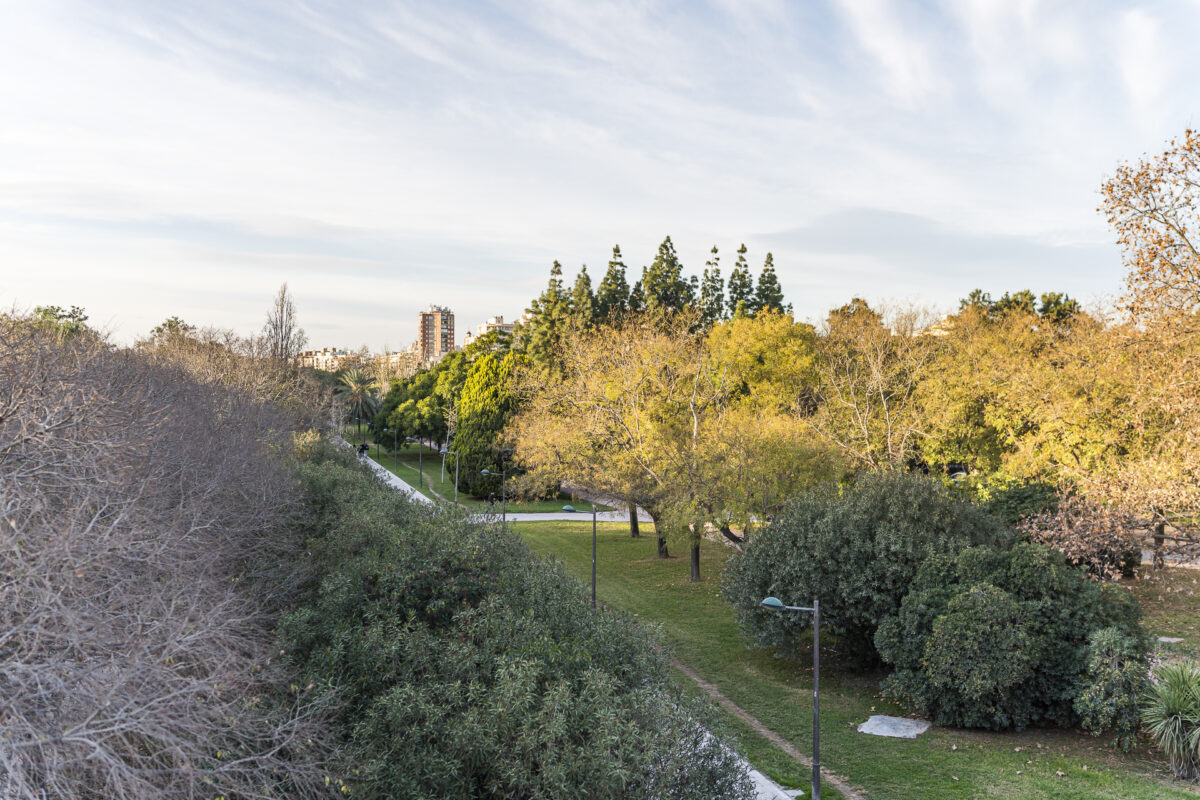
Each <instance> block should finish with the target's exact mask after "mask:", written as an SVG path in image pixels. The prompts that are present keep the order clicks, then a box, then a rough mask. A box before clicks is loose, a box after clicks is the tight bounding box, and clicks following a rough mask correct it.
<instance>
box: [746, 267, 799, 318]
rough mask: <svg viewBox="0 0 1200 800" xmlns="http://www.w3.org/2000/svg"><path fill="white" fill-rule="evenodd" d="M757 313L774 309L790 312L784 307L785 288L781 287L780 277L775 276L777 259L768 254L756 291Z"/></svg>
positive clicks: (755, 304)
mask: <svg viewBox="0 0 1200 800" xmlns="http://www.w3.org/2000/svg"><path fill="white" fill-rule="evenodd" d="M754 306H755V309H754V310H755V313H758V312H760V311H766V310H768V309H774V310H775V311H780V312H782V311H785V310H790V307H788V308H786V309H785V307H784V305H783V288H782V287H780V285H779V276H777V275H776V274H775V258H774V256H772V255H771V254H770V253H767V260H766V261H764V262H763V268H762V272H761V273H759V276H758V287H757V288H756V289H755V290H754Z"/></svg>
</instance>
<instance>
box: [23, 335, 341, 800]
mask: <svg viewBox="0 0 1200 800" xmlns="http://www.w3.org/2000/svg"><path fill="white" fill-rule="evenodd" d="M249 361H250V359H248V358H246V357H244V356H238V355H237V354H235V353H234V352H233V351H232V350H230V349H229V348H228V347H225V346H223V345H221V344H219V343H218V342H216V341H213V340H211V339H210V340H208V341H203V340H201V339H195V338H192V337H191V336H186V335H180V336H178V337H176V338H175V339H174V340H173V341H171V342H166V341H163V342H159V343H158V344H157V345H155V346H152V347H139V348H137V349H133V350H118V349H116V348H113V347H111V346H110V345H108V344H107V343H106V342H104V341H103V340H102V339H100V338H99V337H74V338H70V339H66V338H63V337H60V336H57V335H55V333H54V332H53V331H48V330H46V328H45V326H42V325H38V324H36V323H35V322H33V321H31V320H29V319H28V318H21V317H18V316H16V315H9V316H3V315H0V654H2V656H0V797H3V798H6V800H7V799H8V798H12V799H13V800H35V799H36V800H42V799H43V798H47V797H55V798H64V799H65V800H72V799H73V798H84V797H101V796H103V797H113V798H133V799H136V800H140V799H141V798H147V799H149V798H185V797H187V798H192V797H214V796H220V795H225V796H237V797H245V798H265V797H321V796H333V795H335V794H336V791H335V790H334V789H335V788H336V785H337V781H336V779H334V780H332V781H331V782H332V783H333V784H334V787H333V788H331V787H328V786H327V785H326V783H325V779H326V777H327V776H328V773H327V772H325V765H326V763H327V762H328V759H329V754H330V752H331V748H330V746H329V744H328V738H327V736H326V735H325V734H324V733H323V726H322V725H321V724H320V717H321V713H320V709H319V708H316V707H314V706H313V705H312V704H311V703H310V701H309V700H308V699H307V697H308V696H307V694H306V692H305V691H304V690H303V688H302V687H291V690H289V687H288V683H287V679H286V674H285V673H284V672H283V671H282V670H281V668H280V667H281V665H280V664H279V656H280V653H279V651H278V650H277V649H274V648H273V646H272V645H273V636H272V632H271V631H272V627H273V625H274V624H275V619H276V617H277V614H278V613H279V611H280V609H281V608H282V607H284V606H285V605H286V604H287V602H288V599H289V597H290V596H291V593H292V592H293V591H294V589H295V587H296V585H297V583H296V582H297V581H298V580H303V575H302V571H301V573H298V574H296V575H289V574H288V573H289V572H290V571H291V570H292V569H293V568H294V567H295V566H296V565H297V564H301V563H302V561H303V560H302V559H300V558H299V557H298V556H299V549H300V545H301V540H300V534H299V533H298V529H297V526H296V520H297V513H298V512H300V510H301V507H300V505H299V500H300V498H299V497H298V495H297V490H296V488H295V481H294V479H293V478H292V476H290V475H289V474H288V472H287V470H286V468H284V467H282V466H281V464H280V459H279V458H278V453H280V452H286V450H287V448H288V447H289V446H290V442H291V432H292V430H294V429H295V426H296V418H295V417H293V416H291V415H289V414H287V413H284V411H283V407H282V406H281V404H280V403H278V402H275V401H268V400H264V399H263V397H262V396H256V395H255V394H252V393H251V392H247V391H245V390H244V389H242V388H240V386H239V385H238V384H239V383H240V382H241V379H240V378H237V377H236V375H234V376H231V375H230V373H229V372H228V371H226V370H223V369H221V368H219V366H218V365H220V364H225V365H229V366H231V367H233V368H234V371H235V372H236V371H237V370H238V369H240V365H241V364H243V363H248V362H249ZM260 363H261V362H260ZM244 371H245V372H247V373H249V372H251V370H249V369H246V370H244ZM269 385H270V386H271V391H273V392H279V391H280V390H279V387H278V384H269ZM276 396H278V395H276Z"/></svg>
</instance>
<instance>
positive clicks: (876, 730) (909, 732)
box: [858, 714, 932, 739]
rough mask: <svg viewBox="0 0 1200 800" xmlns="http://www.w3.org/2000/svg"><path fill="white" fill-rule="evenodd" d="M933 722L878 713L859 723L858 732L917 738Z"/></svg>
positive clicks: (900, 737)
mask: <svg viewBox="0 0 1200 800" xmlns="http://www.w3.org/2000/svg"><path fill="white" fill-rule="evenodd" d="M931 724H932V723H930V722H928V721H927V720H923V719H907V718H905V717H887V716H884V715H883V714H876V715H875V716H873V717H871V718H870V719H869V720H867V721H866V722H864V723H863V724H862V725H859V726H858V732H859V733H869V734H871V735H872V736H890V737H892V738H893V739H915V738H917V737H918V736H920V735H921V734H922V733H924V732H925V731H927V730H929V726H930V725H931Z"/></svg>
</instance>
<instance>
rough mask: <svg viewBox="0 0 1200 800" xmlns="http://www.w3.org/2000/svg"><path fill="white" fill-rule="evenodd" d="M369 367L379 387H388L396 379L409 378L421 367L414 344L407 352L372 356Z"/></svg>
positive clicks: (414, 343)
mask: <svg viewBox="0 0 1200 800" xmlns="http://www.w3.org/2000/svg"><path fill="white" fill-rule="evenodd" d="M371 366H372V367H373V368H374V369H373V371H374V373H375V375H376V378H377V379H378V380H379V383H380V385H381V386H390V385H391V382H392V381H393V380H396V379H400V378H411V377H412V376H413V375H415V374H416V373H417V370H418V369H420V367H421V356H420V353H418V352H417V344H416V342H413V344H412V346H411V347H409V348H408V349H407V350H401V351H399V352H396V353H379V354H378V355H374V356H372V357H371Z"/></svg>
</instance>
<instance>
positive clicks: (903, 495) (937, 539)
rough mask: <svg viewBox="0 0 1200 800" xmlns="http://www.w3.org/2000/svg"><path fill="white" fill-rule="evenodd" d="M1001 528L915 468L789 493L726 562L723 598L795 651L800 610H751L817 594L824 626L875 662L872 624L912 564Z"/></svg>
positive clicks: (747, 628)
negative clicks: (770, 600) (771, 600)
mask: <svg viewBox="0 0 1200 800" xmlns="http://www.w3.org/2000/svg"><path fill="white" fill-rule="evenodd" d="M1008 535H1009V534H1008V533H1007V532H1006V531H1005V530H1004V528H1003V527H1002V526H1001V525H1000V524H999V523H998V522H997V521H996V520H995V519H994V518H993V517H991V516H989V515H988V514H986V513H985V512H983V511H981V510H980V509H979V508H977V507H975V506H972V505H970V504H969V503H965V502H962V501H960V500H958V499H957V498H955V497H954V496H953V495H952V494H951V493H950V491H949V490H947V489H946V488H945V487H944V486H942V485H941V484H940V483H939V482H935V481H933V480H930V479H929V478H928V477H925V476H920V475H908V474H903V473H885V474H880V473H876V474H870V475H865V476H863V477H862V478H860V479H859V480H858V482H856V483H855V484H853V485H851V486H847V487H838V486H833V485H827V486H823V487H819V488H817V489H815V490H813V491H810V492H806V493H804V494H801V495H800V496H798V497H796V498H794V499H793V500H792V501H791V503H789V505H788V507H787V508H786V509H785V510H784V511H783V513H782V514H781V515H780V516H779V517H778V518H777V519H776V520H775V521H774V522H773V523H772V524H771V525H770V527H768V528H766V529H765V530H762V531H760V532H758V533H757V534H755V535H754V536H752V537H751V538H750V540H749V541H748V542H747V543H746V545H745V547H744V552H743V553H742V554H740V555H737V556H735V557H734V558H733V559H731V560H730V562H729V564H728V566H727V567H726V569H725V573H724V576H723V592H724V595H725V597H726V598H727V599H728V600H729V601H730V602H731V603H732V604H733V605H735V606H736V607H738V608H739V609H740V610H739V612H738V621H739V622H740V624H741V626H742V630H743V631H744V632H745V633H746V635H747V636H748V637H749V638H751V639H752V640H753V641H755V642H756V643H758V644H760V645H764V646H768V647H775V648H777V649H779V650H781V651H783V652H791V651H793V650H794V648H795V645H796V642H797V640H798V637H799V636H800V635H801V634H803V633H804V632H806V631H807V630H808V629H809V627H810V625H811V623H810V621H809V620H808V618H807V617H806V615H800V614H778V613H773V612H770V611H767V610H765V609H760V608H758V602H759V601H760V600H761V599H762V598H764V597H767V596H769V595H773V596H776V597H779V598H781V599H782V600H784V601H785V602H787V603H793V604H797V605H808V604H809V603H810V601H811V600H812V599H813V598H818V599H820V601H821V625H822V628H823V629H825V630H828V631H830V632H832V633H835V634H839V635H840V636H841V637H842V643H843V644H844V645H845V646H846V648H847V649H848V650H849V651H850V652H852V653H854V654H856V655H857V656H858V657H859V658H860V660H862V661H867V662H869V661H872V660H874V649H873V646H872V638H873V637H874V635H875V629H876V627H878V625H879V623H880V622H881V621H882V620H884V619H886V618H887V617H889V616H891V615H893V614H895V613H896V610H897V609H898V608H899V606H900V600H901V599H902V598H903V597H904V595H905V594H906V593H907V592H908V589H909V586H910V585H911V583H912V580H913V577H914V576H915V575H916V572H917V569H918V568H919V567H920V566H921V564H922V563H924V561H925V560H926V559H927V558H928V557H929V556H931V555H934V554H939V553H940V554H950V555H955V554H957V553H959V552H960V551H961V550H962V549H963V548H965V547H969V546H971V545H973V544H983V543H988V544H998V543H1000V542H1004V541H1006V540H1007V538H1008Z"/></svg>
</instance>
